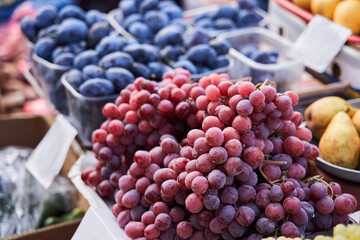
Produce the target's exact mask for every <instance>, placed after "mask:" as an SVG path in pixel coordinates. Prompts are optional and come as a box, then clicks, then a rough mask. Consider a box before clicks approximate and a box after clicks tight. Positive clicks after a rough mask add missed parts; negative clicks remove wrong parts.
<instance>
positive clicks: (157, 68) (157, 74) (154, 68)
mask: <svg viewBox="0 0 360 240" xmlns="http://www.w3.org/2000/svg"><path fill="white" fill-rule="evenodd" d="M148 68H149V70H150V76H149V77H150V79H154V80H156V81H161V78H162V76H163V74H164V73H165V72H166V68H165V66H164V64H162V63H159V62H150V63H149V64H148Z"/></svg>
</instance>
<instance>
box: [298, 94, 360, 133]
mask: <svg viewBox="0 0 360 240" xmlns="http://www.w3.org/2000/svg"><path fill="white" fill-rule="evenodd" d="M340 111H344V112H347V113H348V114H349V116H350V117H352V116H353V115H354V114H355V110H354V108H353V107H351V105H350V104H349V103H348V102H346V101H345V100H344V99H342V98H340V97H335V96H331V97H324V98H321V99H319V100H317V101H315V102H314V103H312V104H311V105H310V106H309V107H308V108H307V109H306V110H305V114H304V116H305V121H306V125H307V127H308V128H309V129H310V130H311V132H312V133H313V136H314V137H315V138H316V139H320V138H321V136H322V135H323V133H324V132H325V129H326V127H327V126H328V124H329V123H330V121H331V119H332V118H333V117H334V116H335V115H336V114H337V113H338V112H340Z"/></svg>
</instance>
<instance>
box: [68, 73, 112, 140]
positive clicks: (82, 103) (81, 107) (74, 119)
mask: <svg viewBox="0 0 360 240" xmlns="http://www.w3.org/2000/svg"><path fill="white" fill-rule="evenodd" d="M66 77H67V74H66V73H65V74H64V75H63V76H62V77H61V84H62V86H63V87H64V88H65V93H66V99H67V103H68V108H69V121H70V122H71V123H72V124H73V125H74V127H75V128H76V129H77V130H78V132H79V137H80V139H81V141H82V144H83V146H85V147H91V145H92V144H91V136H92V132H93V131H94V130H96V129H98V128H99V127H100V125H101V123H103V122H104V121H105V120H106V118H105V117H104V115H103V114H102V108H103V106H104V105H105V104H106V103H108V102H114V101H115V99H116V98H117V97H118V96H119V95H118V94H117V95H112V96H106V97H86V96H83V95H81V94H80V93H78V92H77V91H76V90H75V89H74V88H73V87H72V86H71V85H70V84H69V83H68V82H67V80H66Z"/></svg>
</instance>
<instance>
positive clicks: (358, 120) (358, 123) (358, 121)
mask: <svg viewBox="0 0 360 240" xmlns="http://www.w3.org/2000/svg"><path fill="white" fill-rule="evenodd" d="M352 122H353V124H354V126H355V128H356V130H357V131H358V133H359V134H360V111H357V112H356V113H355V115H354V116H353V117H352Z"/></svg>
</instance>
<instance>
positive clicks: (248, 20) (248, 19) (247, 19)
mask: <svg viewBox="0 0 360 240" xmlns="http://www.w3.org/2000/svg"><path fill="white" fill-rule="evenodd" d="M262 19H263V17H262V16H260V15H259V14H258V13H256V12H255V11H254V10H250V11H248V10H240V11H239V14H238V17H237V20H236V24H237V26H238V27H244V26H250V25H254V24H256V23H258V22H259V21H261V20H262Z"/></svg>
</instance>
